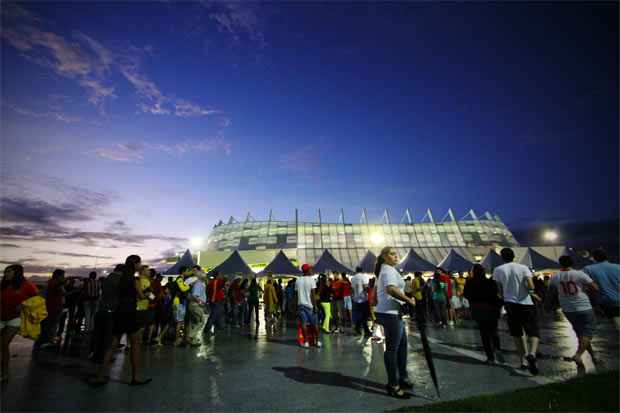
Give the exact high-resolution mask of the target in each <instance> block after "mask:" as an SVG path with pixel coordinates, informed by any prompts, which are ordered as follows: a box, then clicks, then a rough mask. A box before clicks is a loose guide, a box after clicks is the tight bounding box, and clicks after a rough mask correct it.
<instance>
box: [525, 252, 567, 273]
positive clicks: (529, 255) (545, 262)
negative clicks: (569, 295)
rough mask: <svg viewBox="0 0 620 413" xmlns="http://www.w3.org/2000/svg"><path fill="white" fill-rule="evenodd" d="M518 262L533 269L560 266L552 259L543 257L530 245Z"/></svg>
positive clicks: (549, 268) (547, 268)
mask: <svg viewBox="0 0 620 413" xmlns="http://www.w3.org/2000/svg"><path fill="white" fill-rule="evenodd" d="M519 262H520V263H521V264H523V265H525V266H526V267H528V268H531V269H532V270H534V271H539V270H551V269H558V268H560V264H558V263H557V262H555V261H553V260H550V259H549V258H547V257H545V256H544V255H542V254H541V253H539V252H536V251H535V250H533V249H532V248H530V247H528V248H527V251H525V255H524V256H523V258H521V261H519Z"/></svg>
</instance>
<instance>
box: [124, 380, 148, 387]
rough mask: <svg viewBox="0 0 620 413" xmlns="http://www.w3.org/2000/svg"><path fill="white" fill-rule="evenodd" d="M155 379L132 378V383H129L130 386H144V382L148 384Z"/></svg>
mask: <svg viewBox="0 0 620 413" xmlns="http://www.w3.org/2000/svg"><path fill="white" fill-rule="evenodd" d="M152 381H153V379H144V380H132V381H131V383H129V385H130V386H142V385H143V384H148V383H150V382H152Z"/></svg>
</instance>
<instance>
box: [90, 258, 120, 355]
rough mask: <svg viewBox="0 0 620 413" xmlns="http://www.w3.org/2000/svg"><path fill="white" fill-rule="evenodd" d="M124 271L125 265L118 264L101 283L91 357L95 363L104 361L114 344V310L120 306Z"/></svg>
mask: <svg viewBox="0 0 620 413" xmlns="http://www.w3.org/2000/svg"><path fill="white" fill-rule="evenodd" d="M122 273H123V265H122V264H118V265H117V266H116V267H114V271H112V272H111V273H110V274H109V275H108V276H107V277H105V278H104V279H103V282H102V284H101V298H100V301H99V305H98V308H97V313H96V314H95V326H94V330H93V338H92V340H91V345H90V358H91V360H92V361H94V362H95V363H103V358H104V355H105V352H106V351H107V350H108V349H109V348H110V347H111V346H112V340H113V337H114V312H115V311H116V309H117V308H118V294H119V289H118V285H119V281H120V278H121V274H122Z"/></svg>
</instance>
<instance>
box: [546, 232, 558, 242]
mask: <svg viewBox="0 0 620 413" xmlns="http://www.w3.org/2000/svg"><path fill="white" fill-rule="evenodd" d="M543 238H544V240H545V241H547V242H554V241H557V239H558V238H559V234H558V233H557V231H554V230H547V231H545V232H544V233H543Z"/></svg>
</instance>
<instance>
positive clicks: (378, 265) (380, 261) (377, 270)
mask: <svg viewBox="0 0 620 413" xmlns="http://www.w3.org/2000/svg"><path fill="white" fill-rule="evenodd" d="M384 262H385V258H383V255H379V256H378V257H377V262H376V263H375V277H377V278H379V273H381V266H382V265H383V263H384Z"/></svg>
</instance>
